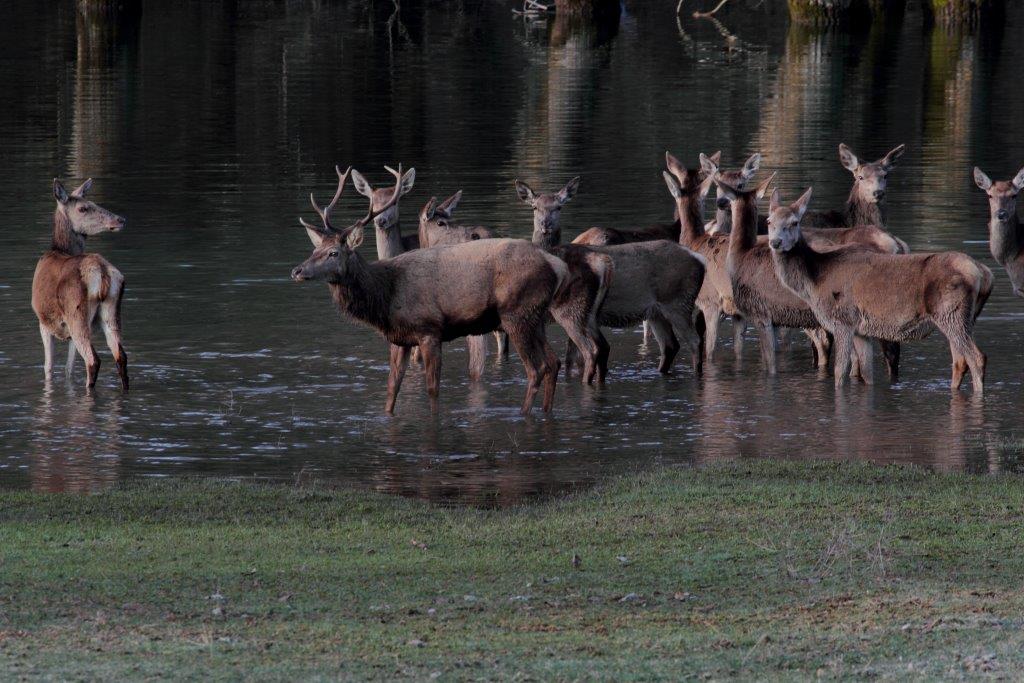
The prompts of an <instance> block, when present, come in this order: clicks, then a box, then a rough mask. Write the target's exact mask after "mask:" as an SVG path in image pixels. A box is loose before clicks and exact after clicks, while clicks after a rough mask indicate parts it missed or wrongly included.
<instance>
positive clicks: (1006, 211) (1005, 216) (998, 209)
mask: <svg viewBox="0 0 1024 683" xmlns="http://www.w3.org/2000/svg"><path fill="white" fill-rule="evenodd" d="M974 182H975V183H976V184H977V185H978V187H980V188H981V189H982V190H983V191H984V192H985V194H986V195H987V196H988V209H989V221H988V248H989V251H990V252H992V258H994V259H995V260H996V263H998V264H999V265H1001V266H1003V267H1004V268H1006V274H1007V275H1008V276H1009V278H1010V285H1011V286H1012V287H1013V293H1014V294H1016V295H1017V296H1024V229H1022V225H1021V222H1020V218H1019V217H1018V216H1017V194H1018V193H1020V191H1021V188H1024V168H1022V169H1021V170H1019V171H1017V175H1015V176H1014V177H1013V180H999V181H996V182H992V180H991V179H990V178H989V177H988V176H987V175H985V174H984V173H982V171H981V169H980V168H978V167H977V166H975V167H974Z"/></svg>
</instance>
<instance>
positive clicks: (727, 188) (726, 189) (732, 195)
mask: <svg viewBox="0 0 1024 683" xmlns="http://www.w3.org/2000/svg"><path fill="white" fill-rule="evenodd" d="M708 177H709V178H711V181H712V182H713V183H714V184H715V186H716V187H717V188H718V193H719V194H718V196H719V197H725V198H726V199H728V200H729V201H730V202H731V201H732V200H734V199H736V190H735V188H733V187H732V186H731V185H729V184H728V183H726V182H724V181H723V180H722V179H721V178H719V177H718V175H717V174H715V173H709V174H708Z"/></svg>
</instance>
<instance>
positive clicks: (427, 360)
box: [420, 337, 441, 412]
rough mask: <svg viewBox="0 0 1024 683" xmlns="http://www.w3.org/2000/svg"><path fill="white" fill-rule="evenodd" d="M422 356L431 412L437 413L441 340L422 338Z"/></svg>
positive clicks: (439, 390) (439, 387) (439, 389)
mask: <svg viewBox="0 0 1024 683" xmlns="http://www.w3.org/2000/svg"><path fill="white" fill-rule="evenodd" d="M420 356H421V357H422V358H423V376H424V378H425V379H426V382H427V396H429V397H430V410H431V411H433V412H437V397H438V396H439V395H440V393H441V340H440V339H438V338H437V337H422V338H420Z"/></svg>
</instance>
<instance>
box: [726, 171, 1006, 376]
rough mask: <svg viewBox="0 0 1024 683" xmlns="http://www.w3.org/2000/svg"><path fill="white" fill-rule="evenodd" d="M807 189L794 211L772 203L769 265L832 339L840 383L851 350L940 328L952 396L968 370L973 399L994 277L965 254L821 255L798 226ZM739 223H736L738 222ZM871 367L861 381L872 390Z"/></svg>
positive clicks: (860, 352)
mask: <svg viewBox="0 0 1024 683" xmlns="http://www.w3.org/2000/svg"><path fill="white" fill-rule="evenodd" d="M810 200H811V190H810V189H808V190H807V191H806V192H805V193H804V194H803V196H802V197H800V199H798V200H797V201H795V202H793V203H792V204H790V205H788V206H787V205H784V204H782V203H781V201H780V199H779V196H778V193H777V192H776V193H774V194H773V195H772V200H771V213H770V217H769V221H768V229H769V233H768V237H769V244H770V246H771V258H772V261H773V262H774V265H775V271H776V273H777V275H778V278H779V279H780V280H781V281H782V282H783V283H785V285H786V286H787V287H788V288H789V289H790V290H791V291H792V292H794V293H796V294H797V295H799V296H800V298H801V299H803V300H804V301H806V302H807V304H808V305H809V306H810V307H811V309H812V310H813V311H814V314H815V316H816V317H817V319H818V320H819V321H820V322H821V324H822V325H823V326H824V327H825V328H826V329H828V330H829V332H831V333H832V335H833V337H834V338H835V351H834V356H835V383H836V386H841V385H842V384H843V383H844V382H845V381H846V370H847V368H848V367H849V365H850V362H851V349H855V350H856V352H857V356H858V357H860V358H864V357H865V356H868V357H869V348H867V347H870V343H871V342H870V339H871V338H875V339H888V340H890V341H899V342H902V341H909V340H912V339H923V338H924V337H926V336H928V335H929V334H930V333H931V332H932V331H933V330H935V329H936V328H938V329H939V331H941V332H942V334H944V335H945V336H946V339H948V340H949V350H950V354H951V355H952V358H953V378H952V388H953V390H956V389H959V388H960V385H961V383H962V382H963V378H964V374H965V373H966V372H967V370H968V368H970V371H971V377H972V381H973V384H974V391H975V392H976V393H977V394H981V393H982V392H983V391H984V382H985V363H986V360H985V354H984V353H982V352H981V350H980V349H978V346H977V344H975V343H974V336H973V335H974V324H975V321H976V320H977V319H978V315H980V314H981V310H982V308H984V306H985V302H986V301H987V300H988V297H989V295H990V294H991V293H992V271H990V270H989V269H988V268H986V267H985V266H983V265H982V264H980V263H978V262H977V261H975V260H974V259H973V258H971V257H970V256H968V255H967V254H962V253H960V252H955V251H947V252H939V253H933V254H904V255H894V254H879V253H877V252H871V251H867V250H864V249H857V248H843V249H835V250H833V251H827V252H822V251H817V250H815V249H814V248H813V247H812V246H811V245H810V244H809V243H808V242H807V240H806V239H804V237H803V235H802V233H801V228H800V220H801V218H802V217H803V216H804V215H805V214H806V212H807V205H808V203H809V202H810ZM734 218H735V216H734ZM870 367H871V366H870V363H867V364H864V363H863V362H862V365H861V375H862V377H863V378H864V380H865V381H866V382H868V383H870V382H871V371H870Z"/></svg>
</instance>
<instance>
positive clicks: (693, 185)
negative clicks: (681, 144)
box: [661, 152, 722, 202]
mask: <svg viewBox="0 0 1024 683" xmlns="http://www.w3.org/2000/svg"><path fill="white" fill-rule="evenodd" d="M721 156H722V153H721V152H716V153H715V154H714V155H712V156H711V157H709V158H710V159H711V160H712V161H714V162H715V163H716V164H717V163H718V160H719V159H720V158H721ZM665 166H666V167H667V168H668V171H662V172H661V175H662V177H663V178H664V179H665V184H666V185H667V186H668V191H669V194H671V195H672V196H673V197H674V198H675V199H677V200H679V199H682V198H683V197H686V196H690V197H693V196H696V197H697V200H698V201H700V202H703V201H704V198H705V197H707V194H708V191H709V190H710V189H711V184H712V182H713V181H712V180H711V176H709V175H708V174H706V173H705V172H704V171H703V170H702V169H699V168H694V169H688V168H686V166H684V165H683V163H682V162H681V161H679V159H677V158H675V157H674V156H673V155H672V153H671V152H665Z"/></svg>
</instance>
